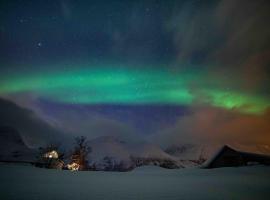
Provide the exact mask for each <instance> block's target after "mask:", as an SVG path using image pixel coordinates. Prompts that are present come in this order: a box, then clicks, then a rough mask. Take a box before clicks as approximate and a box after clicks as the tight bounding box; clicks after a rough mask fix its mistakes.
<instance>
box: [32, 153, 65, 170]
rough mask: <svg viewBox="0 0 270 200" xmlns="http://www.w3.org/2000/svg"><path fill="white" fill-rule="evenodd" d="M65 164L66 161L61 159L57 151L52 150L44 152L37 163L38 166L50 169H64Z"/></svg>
mask: <svg viewBox="0 0 270 200" xmlns="http://www.w3.org/2000/svg"><path fill="white" fill-rule="evenodd" d="M64 164H65V163H64V162H63V161H62V160H61V159H59V155H58V153H57V151H55V150H52V151H48V152H46V153H44V154H43V155H42V157H41V159H40V160H39V161H38V162H37V163H36V166H37V167H45V168H49V169H63V167H64Z"/></svg>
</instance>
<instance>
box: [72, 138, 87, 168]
mask: <svg viewBox="0 0 270 200" xmlns="http://www.w3.org/2000/svg"><path fill="white" fill-rule="evenodd" d="M90 152H91V148H90V147H89V146H88V144H87V138H86V137H85V136H80V137H76V138H75V147H74V151H73V153H72V155H71V162H72V163H76V164H78V165H79V170H85V169H87V168H88V160H87V156H88V154H89V153H90Z"/></svg>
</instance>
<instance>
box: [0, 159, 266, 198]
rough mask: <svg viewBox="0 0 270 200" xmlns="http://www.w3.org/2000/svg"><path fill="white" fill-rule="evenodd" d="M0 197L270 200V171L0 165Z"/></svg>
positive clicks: (257, 167) (240, 168)
mask: <svg viewBox="0 0 270 200" xmlns="http://www.w3.org/2000/svg"><path fill="white" fill-rule="evenodd" d="M0 179H1V186H0V195H1V198H0V199H3V200H9V199H16V200H17V199H18V200H19V199H27V200H32V199H36V200H42V199H47V200H49V199H57V200H60V199H65V200H67V199H88V200H91V199H94V200H95V199H96V200H99V199H113V200H121V199H123V200H128V199H134V200H138V199H146V200H151V199H155V200H158V199H163V200H164V199H245V200H248V199H257V200H258V199H269V197H270V167H265V166H256V167H239V168H219V169H174V170H168V169H162V168H159V167H141V168H137V169H135V170H134V171H131V172H93V171H85V172H71V171H59V170H48V169H40V168H35V167H32V166H27V165H14V164H0Z"/></svg>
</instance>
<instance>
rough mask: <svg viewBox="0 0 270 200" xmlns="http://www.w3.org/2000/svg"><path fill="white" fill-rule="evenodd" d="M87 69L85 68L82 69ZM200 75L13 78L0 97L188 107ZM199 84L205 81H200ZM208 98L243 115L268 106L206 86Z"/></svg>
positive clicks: (103, 72)
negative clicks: (30, 95) (14, 95)
mask: <svg viewBox="0 0 270 200" xmlns="http://www.w3.org/2000/svg"><path fill="white" fill-rule="evenodd" d="M84 68H87V67H84ZM202 77H203V74H199V73H195V72H194V73H193V74H192V73H190V74H181V73H179V72H175V73H173V72H169V71H166V70H162V69H158V70H156V69H146V70H142V69H139V70H134V69H128V70H126V69H123V68H122V69H121V68H117V67H114V68H111V69H108V68H105V69H91V70H74V71H69V72H53V73H52V72H50V73H47V74H30V75H26V76H24V77H20V76H19V77H16V76H15V77H14V78H11V80H7V81H4V83H3V84H2V86H1V88H0V92H1V93H2V94H12V93H20V92H34V93H36V94H38V95H39V96H41V97H43V98H48V99H51V100H52V101H57V102H63V103H73V104H131V105H136V104H165V105H168V104H169V105H170V104H172V105H191V104H192V103H193V102H194V101H195V100H196V98H198V97H196V94H192V92H191V91H190V90H191V89H190V88H189V87H190V85H191V84H192V80H194V79H196V80H197V81H198V80H199V79H202ZM201 82H202V83H201V84H206V83H204V82H205V81H204V80H201ZM200 92H201V93H203V94H204V95H205V96H207V97H208V98H207V99H203V98H201V102H202V103H210V104H211V105H213V106H218V107H222V108H225V109H239V110H240V111H242V112H250V113H262V112H263V111H264V110H265V109H266V108H267V107H268V106H269V101H268V99H267V98H263V97H256V96H249V95H245V94H242V93H240V92H238V93H237V92H234V91H226V90H224V89H223V90H222V88H221V89H218V88H211V87H210V86H207V85H206V86H205V88H203V89H201V90H200Z"/></svg>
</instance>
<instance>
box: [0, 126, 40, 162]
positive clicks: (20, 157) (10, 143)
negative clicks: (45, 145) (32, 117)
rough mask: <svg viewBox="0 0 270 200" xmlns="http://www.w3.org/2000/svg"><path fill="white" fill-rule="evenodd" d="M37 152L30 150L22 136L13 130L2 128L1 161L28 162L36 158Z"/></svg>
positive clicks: (0, 133) (6, 127)
mask: <svg viewBox="0 0 270 200" xmlns="http://www.w3.org/2000/svg"><path fill="white" fill-rule="evenodd" d="M36 153H37V151H36V150H33V149H30V148H28V147H27V146H26V145H25V143H24V141H23V140H22V138H21V136H20V134H19V133H18V132H17V131H16V130H15V129H13V128H11V127H8V126H4V127H0V160H1V161H28V162H32V161H34V160H35V158H36Z"/></svg>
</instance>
